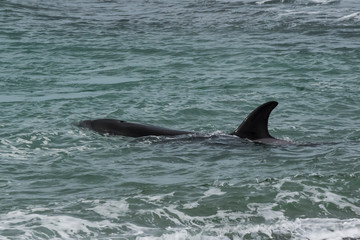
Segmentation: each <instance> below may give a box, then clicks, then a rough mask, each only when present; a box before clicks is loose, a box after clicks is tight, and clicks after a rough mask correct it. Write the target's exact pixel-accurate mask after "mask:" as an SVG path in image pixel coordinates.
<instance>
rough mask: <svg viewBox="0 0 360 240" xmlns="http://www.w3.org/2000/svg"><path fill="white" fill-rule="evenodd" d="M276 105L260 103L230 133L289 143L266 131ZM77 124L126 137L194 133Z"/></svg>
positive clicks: (117, 123) (114, 123) (99, 122)
mask: <svg viewBox="0 0 360 240" xmlns="http://www.w3.org/2000/svg"><path fill="white" fill-rule="evenodd" d="M277 105H278V103H277V102H275V101H271V102H267V103H264V104H262V105H260V106H259V107H258V108H256V109H255V110H253V111H252V112H251V113H250V114H249V115H248V116H247V117H246V118H245V120H244V121H243V122H242V123H241V124H240V125H239V127H238V128H237V129H236V130H235V131H234V132H233V133H231V135H235V136H238V137H240V138H245V139H248V140H251V141H253V142H257V143H263V144H280V145H283V144H289V143H290V142H287V141H284V140H280V139H276V138H274V137H272V136H271V135H270V134H269V131H268V120H269V116H270V113H271V111H272V110H273V109H274V108H275V107H276V106H277ZM78 126H79V127H83V128H89V129H91V130H93V131H96V132H98V133H101V134H109V135H120V136H126V137H144V136H176V135H183V134H192V133H195V132H191V131H181V130H172V129H168V128H163V127H157V126H153V125H149V124H140V123H131V122H126V121H121V120H116V119H95V120H85V121H81V122H80V123H79V124H78Z"/></svg>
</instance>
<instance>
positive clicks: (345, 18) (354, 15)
mask: <svg viewBox="0 0 360 240" xmlns="http://www.w3.org/2000/svg"><path fill="white" fill-rule="evenodd" d="M348 20H360V12H355V13H351V14H348V15H346V16H343V17H341V18H339V19H338V21H348Z"/></svg>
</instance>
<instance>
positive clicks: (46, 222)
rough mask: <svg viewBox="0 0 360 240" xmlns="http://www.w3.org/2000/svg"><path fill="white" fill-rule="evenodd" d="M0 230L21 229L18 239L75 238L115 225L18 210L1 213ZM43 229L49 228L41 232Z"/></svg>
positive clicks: (92, 234)
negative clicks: (40, 229)
mask: <svg viewBox="0 0 360 240" xmlns="http://www.w3.org/2000/svg"><path fill="white" fill-rule="evenodd" d="M0 220H1V225H0V231H5V230H6V231H9V230H12V231H19V232H22V234H21V236H17V238H18V239H36V238H39V236H41V238H53V239H73V238H74V237H77V236H83V237H91V236H94V232H93V231H92V230H90V229H91V228H92V229H101V228H103V227H105V226H106V227H111V226H114V224H112V223H111V222H109V221H107V220H104V221H100V222H91V221H89V220H84V219H80V218H76V217H72V216H66V215H58V216H55V215H54V216H49V215H45V214H40V213H33V212H32V211H22V210H16V211H11V212H8V213H6V214H3V215H0ZM39 226H41V228H42V229H47V230H46V231H44V232H40V231H39V230H38V229H39Z"/></svg>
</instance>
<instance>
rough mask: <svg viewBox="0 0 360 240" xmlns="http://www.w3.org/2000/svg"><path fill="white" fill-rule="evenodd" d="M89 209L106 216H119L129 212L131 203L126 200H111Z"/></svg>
mask: <svg viewBox="0 0 360 240" xmlns="http://www.w3.org/2000/svg"><path fill="white" fill-rule="evenodd" d="M89 210H93V211H94V212H96V213H98V214H100V215H102V216H104V217H106V218H119V217H121V216H124V215H125V214H126V213H127V212H128V210H129V204H128V203H127V202H126V200H120V201H114V200H110V201H106V202H104V203H99V204H98V205H97V206H95V207H93V208H90V209H89Z"/></svg>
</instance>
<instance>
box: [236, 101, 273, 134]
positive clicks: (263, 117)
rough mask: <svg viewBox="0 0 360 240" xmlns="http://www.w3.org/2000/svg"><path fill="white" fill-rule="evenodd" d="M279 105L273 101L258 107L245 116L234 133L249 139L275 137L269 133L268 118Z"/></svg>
mask: <svg viewBox="0 0 360 240" xmlns="http://www.w3.org/2000/svg"><path fill="white" fill-rule="evenodd" d="M277 105H278V103H277V102H275V101H271V102H267V103H264V104H262V105H261V106H259V107H257V108H256V109H255V110H254V111H252V112H251V113H250V114H249V115H248V116H247V117H246V118H245V120H244V121H243V122H242V123H241V124H240V125H239V127H238V128H237V129H236V130H235V131H234V132H233V133H232V135H236V136H238V137H240V138H247V139H249V140H257V139H263V138H273V137H272V136H271V135H270V134H269V130H268V120H269V116H270V113H271V111H272V110H273V109H274V108H275V107H276V106H277Z"/></svg>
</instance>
